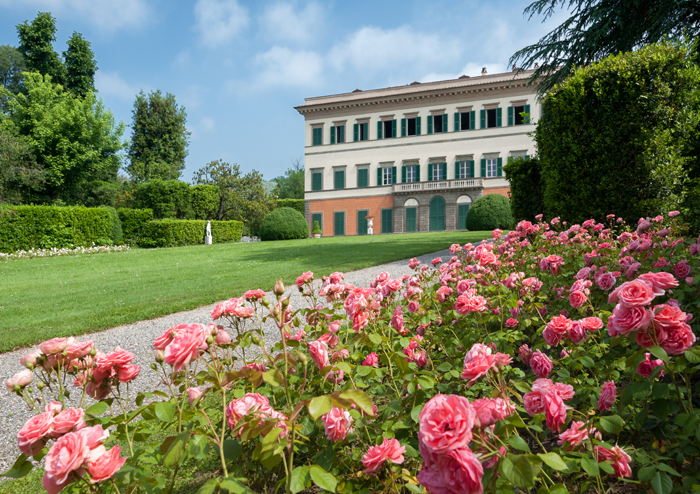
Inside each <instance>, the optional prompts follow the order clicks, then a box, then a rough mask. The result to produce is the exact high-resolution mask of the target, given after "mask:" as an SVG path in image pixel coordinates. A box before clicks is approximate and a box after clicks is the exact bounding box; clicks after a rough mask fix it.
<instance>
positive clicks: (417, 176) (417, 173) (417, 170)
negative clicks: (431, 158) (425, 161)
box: [416, 165, 420, 182]
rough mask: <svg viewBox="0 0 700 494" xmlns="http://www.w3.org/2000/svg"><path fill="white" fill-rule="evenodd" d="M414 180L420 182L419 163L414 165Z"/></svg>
mask: <svg viewBox="0 0 700 494" xmlns="http://www.w3.org/2000/svg"><path fill="white" fill-rule="evenodd" d="M416 182H420V165H416Z"/></svg>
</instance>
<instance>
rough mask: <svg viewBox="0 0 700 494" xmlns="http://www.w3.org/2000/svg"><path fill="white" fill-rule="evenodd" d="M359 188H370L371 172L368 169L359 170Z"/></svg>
mask: <svg viewBox="0 0 700 494" xmlns="http://www.w3.org/2000/svg"><path fill="white" fill-rule="evenodd" d="M357 186H358V187H369V170H368V169H367V168H360V169H359V170H357Z"/></svg>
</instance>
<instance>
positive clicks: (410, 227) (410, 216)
mask: <svg viewBox="0 0 700 494" xmlns="http://www.w3.org/2000/svg"><path fill="white" fill-rule="evenodd" d="M417 226H418V225H417V222H416V208H406V231H407V232H417V231H418V228H417Z"/></svg>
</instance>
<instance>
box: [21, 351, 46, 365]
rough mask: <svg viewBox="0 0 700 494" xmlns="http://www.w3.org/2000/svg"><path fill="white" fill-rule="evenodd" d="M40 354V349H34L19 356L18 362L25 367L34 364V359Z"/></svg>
mask: <svg viewBox="0 0 700 494" xmlns="http://www.w3.org/2000/svg"><path fill="white" fill-rule="evenodd" d="M41 355H42V353H41V350H34V351H32V352H29V353H28V354H26V355H24V356H23V357H20V359H19V363H20V364H22V365H23V366H25V367H29V366H30V365H36V359H37V358H38V357H39V356H41Z"/></svg>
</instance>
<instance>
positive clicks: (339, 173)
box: [333, 170, 345, 189]
mask: <svg viewBox="0 0 700 494" xmlns="http://www.w3.org/2000/svg"><path fill="white" fill-rule="evenodd" d="M333 188H334V189H344V188H345V170H336V171H335V172H334V173H333Z"/></svg>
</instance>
